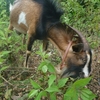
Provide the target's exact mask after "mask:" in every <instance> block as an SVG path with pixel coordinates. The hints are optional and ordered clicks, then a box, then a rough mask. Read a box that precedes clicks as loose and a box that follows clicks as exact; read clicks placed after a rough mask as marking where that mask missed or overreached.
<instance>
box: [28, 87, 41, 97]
mask: <svg viewBox="0 0 100 100" xmlns="http://www.w3.org/2000/svg"><path fill="white" fill-rule="evenodd" d="M38 91H39V90H34V89H33V90H31V91H30V93H29V96H28V97H29V98H32V97H34V96H35V95H37V93H38Z"/></svg>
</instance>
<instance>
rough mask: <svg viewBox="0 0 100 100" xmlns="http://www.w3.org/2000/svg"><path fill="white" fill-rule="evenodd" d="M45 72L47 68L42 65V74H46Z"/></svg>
mask: <svg viewBox="0 0 100 100" xmlns="http://www.w3.org/2000/svg"><path fill="white" fill-rule="evenodd" d="M47 70H48V67H47V66H46V65H44V66H43V67H42V72H43V73H46V72H47Z"/></svg>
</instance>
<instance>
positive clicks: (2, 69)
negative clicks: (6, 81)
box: [0, 66, 9, 72]
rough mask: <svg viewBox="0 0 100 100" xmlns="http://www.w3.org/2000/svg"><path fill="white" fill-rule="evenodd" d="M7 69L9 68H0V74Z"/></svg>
mask: <svg viewBox="0 0 100 100" xmlns="http://www.w3.org/2000/svg"><path fill="white" fill-rule="evenodd" d="M7 68H9V67H8V66H5V67H2V68H0V72H2V71H4V70H6V69H7Z"/></svg>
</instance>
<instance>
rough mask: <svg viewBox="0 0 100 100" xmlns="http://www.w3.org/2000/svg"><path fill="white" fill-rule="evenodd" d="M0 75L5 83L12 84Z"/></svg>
mask: <svg viewBox="0 0 100 100" xmlns="http://www.w3.org/2000/svg"><path fill="white" fill-rule="evenodd" d="M0 77H1V78H2V79H3V80H4V81H5V82H6V83H8V84H9V85H11V86H13V84H11V83H10V82H9V81H7V80H6V79H5V78H4V77H3V76H1V75H0Z"/></svg>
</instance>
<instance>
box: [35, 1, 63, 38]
mask: <svg viewBox="0 0 100 100" xmlns="http://www.w3.org/2000/svg"><path fill="white" fill-rule="evenodd" d="M33 1H35V2H37V3H39V4H40V5H41V6H42V13H41V17H40V20H39V23H38V25H37V29H36V37H35V38H36V39H43V38H45V37H46V36H47V30H48V29H49V27H51V26H52V25H54V24H56V23H59V22H60V17H61V15H62V14H63V11H62V10H61V9H59V8H58V7H57V2H54V0H33ZM48 23H49V25H48V27H47V24H48Z"/></svg>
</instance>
